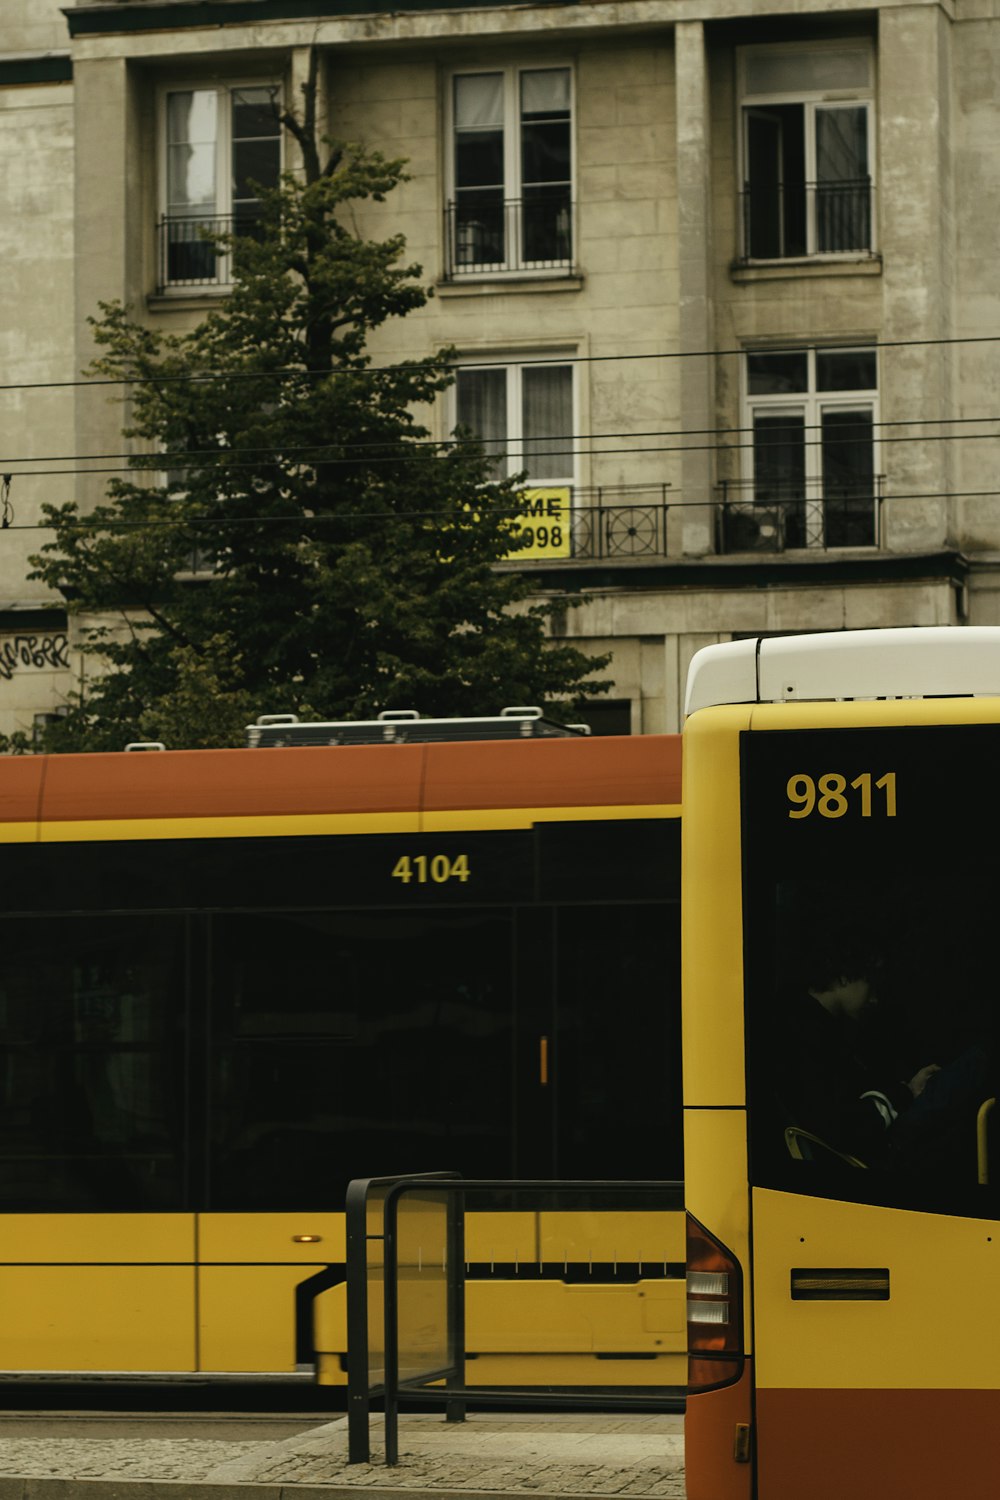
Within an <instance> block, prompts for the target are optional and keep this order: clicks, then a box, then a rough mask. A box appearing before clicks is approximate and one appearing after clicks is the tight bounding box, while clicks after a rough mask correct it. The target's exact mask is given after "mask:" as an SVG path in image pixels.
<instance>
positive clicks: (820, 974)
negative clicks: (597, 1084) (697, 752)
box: [743, 726, 1000, 1217]
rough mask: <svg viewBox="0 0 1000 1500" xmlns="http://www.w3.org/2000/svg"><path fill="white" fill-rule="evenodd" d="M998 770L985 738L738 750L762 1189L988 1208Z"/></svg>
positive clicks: (831, 736)
mask: <svg viewBox="0 0 1000 1500" xmlns="http://www.w3.org/2000/svg"><path fill="white" fill-rule="evenodd" d="M998 756H1000V728H996V727H979V726H977V727H968V728H966V727H955V728H929V727H925V728H916V727H914V728H907V729H902V730H894V731H888V730H881V729H870V730H865V729H859V730H842V731H829V732H827V731H819V730H817V731H807V732H798V733H785V734H777V733H767V734H763V733H761V734H752V735H747V736H745V737H744V746H743V763H744V771H745V779H744V823H745V839H744V850H745V884H744V902H745V920H746V954H747V963H746V1006H747V1041H748V1052H747V1060H748V1098H749V1102H750V1106H751V1173H752V1178H753V1180H754V1181H755V1182H756V1183H758V1184H762V1185H766V1186H774V1187H781V1188H784V1189H787V1190H791V1191H801V1192H806V1193H811V1194H821V1195H827V1196H832V1197H843V1198H853V1199H858V1200H863V1201H874V1202H881V1203H887V1204H898V1205H900V1206H903V1205H906V1206H913V1207H918V1208H924V1209H930V1210H937V1211H942V1212H961V1213H967V1214H982V1215H988V1216H991V1217H992V1216H994V1215H995V1214H996V1213H997V1211H998V1208H1000V1202H998V1195H997V1189H996V1181H997V1179H998V1178H1000V1142H998V1139H997V1137H996V1131H995V1123H996V1122H995V1114H996V1112H995V1111H993V1113H992V1114H990V1115H988V1116H987V1118H988V1119H989V1120H990V1122H991V1123H990V1124H989V1126H988V1127H987V1134H986V1139H985V1148H986V1149H985V1152H983V1151H981V1150H980V1149H979V1146H978V1136H977V1115H978V1112H979V1110H980V1107H981V1106H982V1105H983V1104H984V1103H985V1102H986V1101H988V1100H989V1099H991V1098H994V1097H995V1096H996V1094H997V1076H996V1075H997V1065H996V1059H997V1015H998V1001H997V994H998V991H997V979H996V961H995V931H996V907H997V899H998V876H1000V871H998V869H997V862H996V859H995V857H994V855H993V854H992V853H991V851H993V850H995V849H996V848H997V847H998V846H1000V845H998V840H1000V813H998V810H997V806H996V803H995V800H992V799H990V798H988V797H982V796H979V795H977V791H978V789H979V788H981V787H983V786H989V785H990V784H991V780H992V777H993V774H994V767H995V766H996V763H997V759H998ZM965 790H968V791H969V794H970V797H971V798H972V799H974V810H973V802H972V801H971V800H970V802H969V804H968V805H967V806H965V807H964V808H963V807H962V805H961V803H962V795H963V791H965ZM973 828H974V830H975V841H976V847H975V848H973V847H972V836H971V830H972V829H973ZM929 1068H933V1069H936V1070H938V1071H936V1072H934V1073H932V1074H929V1073H927V1072H926V1071H925V1070H927V1069H929ZM921 1075H923V1077H922V1079H921ZM857 1162H861V1163H863V1166H857V1165H855V1163H857ZM984 1167H985V1170H986V1172H987V1174H988V1175H989V1176H991V1177H992V1178H993V1183H992V1185H990V1184H987V1185H980V1183H979V1181H978V1178H979V1174H980V1171H981V1170H982V1169H983V1168H984Z"/></svg>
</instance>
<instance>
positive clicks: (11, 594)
mask: <svg viewBox="0 0 1000 1500" xmlns="http://www.w3.org/2000/svg"><path fill="white" fill-rule="evenodd" d="M68 45H69V38H68V35H67V32H66V24H65V21H64V19H63V17H62V14H61V13H60V11H59V7H58V5H57V4H56V3H54V0H5V4H4V7H3V20H2V26H0V51H2V52H3V53H4V55H5V57H7V58H8V59H9V60H10V61H11V63H16V62H17V61H18V59H19V58H20V57H22V56H23V57H24V58H25V59H28V58H30V57H31V56H33V55H36V54H38V53H44V52H51V51H57V50H65V49H67V48H68ZM11 76H16V75H14V74H13V72H12V75H11ZM73 222H74V209H73V87H72V84H71V83H68V82H66V83H23V82H10V83H7V84H3V85H0V264H2V265H3V269H4V282H3V312H2V316H0V369H2V371H3V384H4V385H5V386H8V387H13V388H8V389H5V390H3V391H0V472H3V473H8V472H9V473H12V474H13V476H14V477H13V479H12V481H11V485H10V494H9V499H10V504H11V507H12V518H11V524H10V526H9V528H8V529H6V530H4V531H3V532H2V541H0V733H3V734H11V733H13V732H14V731H15V730H18V729H21V730H26V731H30V729H31V727H32V720H33V716H34V714H35V713H36V712H45V711H47V710H48V709H50V708H51V707H52V705H53V702H54V701H55V698H56V696H57V694H58V691H59V689H60V687H61V685H62V684H63V683H64V682H65V681H67V671H66V668H65V667H64V666H62V665H60V664H61V663H63V662H65V661H67V660H68V656H67V650H66V640H65V631H64V629H63V628H62V627H61V624H60V622H59V619H58V615H57V616H56V617H55V618H54V619H52V618H49V619H46V618H45V617H40V616H39V615H38V614H37V608H38V606H39V605H40V604H44V603H47V602H49V601H48V595H47V591H46V590H45V589H44V588H43V587H42V586H41V585H40V584H38V583H35V582H32V581H31V580H30V579H29V578H28V573H29V572H30V564H29V561H28V559H29V557H30V556H31V554H32V553H34V552H36V551H37V550H38V549H39V547H40V546H41V545H42V543H43V541H44V540H45V535H46V534H45V532H44V531H41V530H39V529H37V528H38V523H39V522H40V520H41V507H42V505H43V503H46V502H48V503H50V504H61V503H63V502H65V501H67V500H71V499H72V498H73V495H74V480H73V477H72V474H67V473H65V472H62V473H61V472H59V471H66V470H71V469H72V468H73V466H74V461H73V455H74V453H75V447H76V445H75V439H74V392H73V389H72V388H71V387H70V386H69V385H68V384H66V383H67V382H71V381H72V380H73V379H74V378H75V376H76V366H75V362H74V357H73V336H72V333H73ZM59 382H63V384H59Z"/></svg>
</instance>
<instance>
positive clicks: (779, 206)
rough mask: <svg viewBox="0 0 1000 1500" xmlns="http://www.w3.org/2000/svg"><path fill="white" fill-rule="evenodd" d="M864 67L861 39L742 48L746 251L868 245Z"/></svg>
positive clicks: (868, 130)
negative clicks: (844, 41)
mask: <svg viewBox="0 0 1000 1500" xmlns="http://www.w3.org/2000/svg"><path fill="white" fill-rule="evenodd" d="M872 73H873V59H872V52H871V48H870V46H869V45H868V44H867V43H865V42H855V43H839V44H830V45H829V46H815V47H807V46H802V47H798V46H796V47H791V46H780V47H747V48H744V49H743V50H742V51H741V53H740V63H739V78H740V127H741V153H742V167H743V194H742V198H743V213H742V241H743V242H742V253H743V256H744V258H745V259H748V260H780V259H792V258H795V257H800V256H814V255H847V254H858V253H863V252H866V251H871V250H872V249H873V247H874V240H873V218H874V215H873V203H872V197H873V181H872V170H873V161H874V120H873V104H872Z"/></svg>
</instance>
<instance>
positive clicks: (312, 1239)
mask: <svg viewBox="0 0 1000 1500" xmlns="http://www.w3.org/2000/svg"><path fill="white" fill-rule="evenodd" d="M322 1238H323V1236H322V1235H321V1234H293V1235H292V1244H293V1245H318V1244H319V1243H320V1241H321V1240H322Z"/></svg>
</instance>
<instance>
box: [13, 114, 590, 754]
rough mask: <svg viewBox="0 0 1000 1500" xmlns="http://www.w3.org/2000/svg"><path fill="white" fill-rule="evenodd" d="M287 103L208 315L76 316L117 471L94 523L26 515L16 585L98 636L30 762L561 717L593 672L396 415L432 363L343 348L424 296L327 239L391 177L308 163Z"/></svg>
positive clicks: (509, 544)
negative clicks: (252, 212) (271, 175)
mask: <svg viewBox="0 0 1000 1500" xmlns="http://www.w3.org/2000/svg"><path fill="white" fill-rule="evenodd" d="M306 104H307V108H306V115H305V119H304V121H300V120H298V119H295V118H293V117H291V116H285V123H286V125H287V126H288V128H289V129H290V130H292V132H293V133H294V134H295V135H297V136H298V137H299V140H300V144H301V145H302V146H303V155H304V159H305V162H306V171H305V173H304V174H299V175H292V174H286V175H285V176H284V178H283V180H282V183H281V185H280V187H278V188H277V189H275V190H273V191H271V192H268V193H265V194H264V195H263V197H262V209H261V218H260V221H259V224H258V226H257V230H256V232H255V233H254V235H253V236H252V237H243V238H240V239H238V240H221V241H219V242H218V248H219V249H220V250H221V251H223V252H224V253H227V254H231V255H232V257H233V278H232V281H233V285H232V291H231V292H230V294H229V295H228V296H227V297H226V299H225V302H224V304H223V305H222V306H221V307H219V308H218V309H217V310H216V311H213V312H211V313H210V314H209V315H208V316H207V317H206V318H205V319H204V321H203V322H202V323H201V324H200V325H199V326H198V327H196V328H195V329H194V330H193V331H191V332H189V333H186V334H182V335H164V334H161V333H158V332H155V331H152V330H150V329H149V328H148V327H145V326H143V325H142V324H140V323H138V322H137V321H135V320H134V319H133V318H131V317H130V316H129V315H128V312H127V310H126V309H125V308H123V307H122V306H121V305H119V304H116V303H112V304H102V307H101V317H100V318H99V319H96V320H93V327H94V333H95V338H96V341H97V343H98V345H99V347H100V350H101V353H100V355H99V357H98V359H97V360H96V361H95V363H94V365H93V367H92V371H91V373H93V374H95V375H99V376H103V377H105V378H110V379H112V380H122V381H125V382H128V384H127V385H126V387H125V389H126V391H127V408H126V410H127V417H126V426H125V436H126V438H127V439H129V440H131V446H132V449H133V456H132V458H131V459H130V460H129V470H128V472H127V473H126V474H125V475H124V476H122V477H116V478H114V479H113V480H112V481H111V483H110V484H109V486H108V492H107V499H106V501H105V502H104V503H103V504H101V505H99V506H98V507H97V508H96V509H94V510H92V511H90V512H88V513H86V514H85V515H84V514H81V512H80V511H79V509H78V506H77V505H76V504H75V503H74V504H68V505H62V506H49V507H46V518H47V520H48V521H49V523H50V524H51V525H52V527H53V529H54V533H55V536H54V539H53V540H52V541H51V542H50V543H48V544H47V545H46V546H45V547H43V548H42V550H41V553H40V554H39V555H38V556H37V557H35V558H34V559H32V562H33V566H34V567H35V573H34V575H33V576H34V577H36V578H39V579H42V580H43V581H44V582H45V583H47V584H49V585H50V586H52V587H53V588H56V589H59V590H61V591H62V592H63V593H64V595H65V596H66V598H67V600H68V601H69V603H70V607H71V609H73V610H74V611H76V612H77V613H78V614H81V615H83V616H85V617H86V619H87V621H90V622H94V621H97V622H98V623H91V624H89V626H88V627H87V631H86V640H87V647H86V649H87V651H88V652H89V653H90V654H91V656H92V657H93V658H94V659H95V660H94V665H93V667H92V668H91V669H90V670H89V671H88V685H87V688H86V691H85V692H82V693H80V694H79V695H77V696H75V697H74V699H73V701H72V702H71V704H70V708H69V712H68V713H67V714H66V716H65V718H63V719H62V720H61V721H60V722H59V723H58V724H56V725H54V726H53V727H52V728H51V729H50V730H49V732H48V736H47V745H48V747H49V748H52V749H70V748H72V749H105V748H116V749H117V748H120V747H121V746H122V745H123V744H124V743H126V742H127V741H129V740H135V739H143V740H145V739H156V740H164V741H165V742H166V743H167V744H168V745H174V746H177V745H185V746H198V745H223V744H238V743H241V742H242V738H243V728H244V726H245V725H246V724H247V723H248V722H251V721H252V720H253V719H254V718H256V716H257V715H258V714H259V713H262V712H278V711H281V712H287V711H294V712H298V713H300V714H301V715H304V716H310V717H313V716H315V717H322V718H357V717H367V716H371V715H373V714H375V713H377V712H378V711H379V710H381V709H384V708H410V707H415V708H419V709H420V710H421V712H423V713H429V714H437V715H449V714H471V713H483V712H495V711H497V710H498V709H499V708H500V707H501V706H503V705H504V704H507V703H541V704H544V705H546V707H547V708H548V709H549V711H551V712H555V713H556V714H558V715H561V716H563V717H565V716H566V714H567V713H569V712H570V711H571V705H572V703H573V700H574V699H575V698H578V697H579V696H580V695H581V693H582V692H586V694H587V695H591V694H593V693H598V692H602V691H605V690H606V688H607V686H608V684H607V682H601V681H596V680H595V678H594V674H595V672H599V671H600V670H601V669H602V668H603V667H604V666H605V665H606V663H607V660H608V659H607V658H600V659H595V658H593V657H588V656H586V655H584V654H583V653H582V652H580V651H578V650H576V649H575V648H573V647H570V646H568V645H565V644H558V643H553V642H551V641H550V640H549V639H548V638H547V637H548V632H547V622H548V620H549V619H550V618H551V615H552V612H553V609H554V608H560V609H561V608H565V607H566V604H567V600H566V599H565V598H561V599H559V600H557V601H556V602H555V604H550V603H548V602H539V601H537V600H532V597H531V585H530V581H529V580H528V579H526V578H525V577H524V576H523V575H522V574H520V573H518V572H516V571H513V570H510V569H499V570H498V569H497V568H496V567H495V564H496V561H497V559H499V558H501V557H503V556H504V555H506V554H509V553H510V552H511V551H512V550H516V547H517V542H516V540H515V539H514V538H513V537H512V533H511V523H510V517H511V514H512V513H513V512H515V511H516V508H517V502H516V494H515V491H514V489H513V487H512V485H511V483H510V482H509V481H502V482H497V481H496V480H495V479H492V478H491V474H490V468H489V462H488V460H487V458H486V457H485V456H484V454H483V452H482V451H481V448H480V446H479V445H478V444H476V443H474V442H473V441H471V440H470V441H462V442H459V443H451V444H445V445H439V444H435V443H433V442H431V441H430V435H429V433H428V431H427V429H426V427H425V426H423V425H421V423H420V421H419V420H418V417H417V415H415V413H418V412H419V410H420V408H422V407H423V408H424V409H425V410H426V408H427V405H428V403H430V402H432V401H433V400H434V399H435V398H436V397H437V396H438V394H439V393H440V392H441V391H442V390H443V389H444V388H445V387H446V386H447V384H448V383H449V381H450V379H451V378H452V377H451V375H450V374H449V371H448V368H447V351H441V352H440V353H439V354H437V355H435V356H433V357H430V358H427V359H423V360H412V361H409V362H404V363H401V364H396V365H393V366H392V367H391V368H386V367H380V366H377V365H376V364H374V363H373V362H372V360H371V357H370V356H369V354H368V353H367V352H366V345H367V342H368V339H369V335H370V334H371V332H372V331H373V330H374V329H377V328H379V327H380V326H381V325H382V324H383V323H385V322H386V321H387V320H388V319H391V318H397V317H403V316H405V315H406V314H407V313H409V312H411V311H413V310H414V309H415V308H418V307H420V306H422V305H423V303H424V302H425V301H426V298H427V295H428V294H427V292H426V291H425V290H424V289H423V288H422V287H421V285H420V283H419V280H418V278H419V275H420V268H419V266H416V265H411V264H406V263H405V262H404V252H405V245H404V240H403V238H402V236H400V235H393V236H391V237H389V238H388V239H384V240H369V239H364V238H362V237H361V236H360V235H359V234H358V233H357V232H355V230H354V229H353V228H352V226H351V213H352V209H353V208H354V207H355V206H356V205H359V204H361V203H363V202H364V201H365V200H369V199H374V200H377V201H381V200H382V199H384V197H385V196H386V194H388V193H389V192H390V191H391V190H392V188H393V187H394V186H395V185H396V184H397V183H398V182H399V181H400V180H401V179H402V178H403V176H404V172H403V164H402V162H399V161H389V160H387V159H385V158H384V157H382V156H381V155H379V154H378V153H376V152H372V151H365V150H362V149H358V148H336V149H332V150H331V152H330V155H329V158H328V160H326V161H325V162H323V163H322V164H321V162H320V159H319V155H318V152H317V151H316V148H315V145H314V139H315V132H314V130H313V127H312V122H311V120H310V118H309V94H308V91H307V98H306ZM164 475H166V479H165V478H164Z"/></svg>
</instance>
